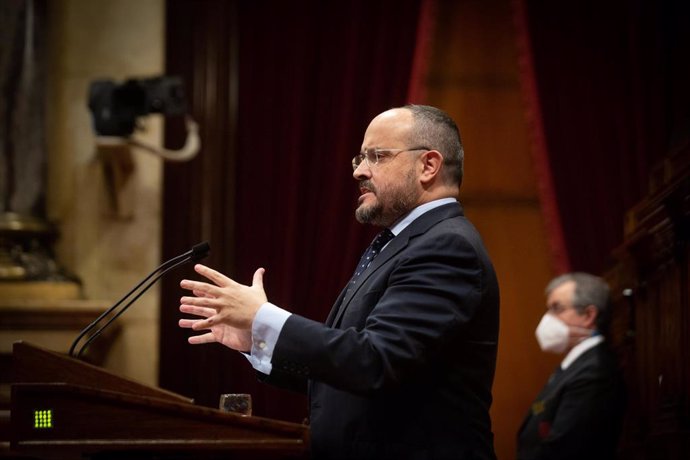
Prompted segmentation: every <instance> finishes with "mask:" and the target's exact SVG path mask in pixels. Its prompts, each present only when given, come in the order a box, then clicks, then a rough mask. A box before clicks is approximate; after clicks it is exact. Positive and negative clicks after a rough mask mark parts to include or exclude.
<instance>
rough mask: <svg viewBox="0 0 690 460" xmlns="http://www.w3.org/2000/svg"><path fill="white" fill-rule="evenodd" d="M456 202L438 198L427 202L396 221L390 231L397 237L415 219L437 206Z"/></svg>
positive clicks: (452, 199) (455, 200)
mask: <svg viewBox="0 0 690 460" xmlns="http://www.w3.org/2000/svg"><path fill="white" fill-rule="evenodd" d="M457 201H458V200H457V199H455V198H440V199H438V200H434V201H429V202H428V203H424V204H421V205H419V206H417V207H416V208H414V209H413V210H412V211H410V212H409V213H407V214H406V215H405V216H403V217H402V218H400V219H398V221H397V222H396V223H394V224H393V225H392V226H391V227H390V231H391V232H393V235H395V236H398V234H400V232H402V231H403V230H405V227H407V226H408V225H410V224H411V223H412V222H413V221H414V220H415V219H417V218H418V217H419V216H421V215H422V214H424V213H426V212H429V211H431V210H432V209H434V208H438V207H439V206H443V205H444V204H449V203H457Z"/></svg>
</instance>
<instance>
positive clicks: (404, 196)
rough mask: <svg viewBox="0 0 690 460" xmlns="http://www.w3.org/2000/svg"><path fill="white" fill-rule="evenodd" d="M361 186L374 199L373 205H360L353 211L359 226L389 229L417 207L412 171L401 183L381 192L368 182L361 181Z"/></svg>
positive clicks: (416, 194)
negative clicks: (367, 225)
mask: <svg viewBox="0 0 690 460" xmlns="http://www.w3.org/2000/svg"><path fill="white" fill-rule="evenodd" d="M361 185H362V186H363V187H366V188H367V189H369V190H370V191H371V192H372V193H373V194H374V196H375V197H376V201H375V202H374V203H373V204H371V205H368V206H367V205H365V204H361V205H360V206H359V207H358V208H357V209H356V210H355V217H356V218H357V221H358V222H359V223H361V224H372V225H376V226H378V227H389V226H390V225H391V224H393V223H394V222H395V221H396V220H398V219H399V218H400V217H402V216H403V215H404V214H407V213H408V212H410V211H411V210H412V209H414V208H415V206H416V205H417V200H418V198H419V193H418V192H417V190H416V187H415V185H416V178H415V174H414V171H408V172H407V174H406V175H405V177H404V180H403V182H401V183H399V184H396V185H392V186H390V187H387V188H385V189H382V190H377V188H376V187H375V186H374V184H372V183H371V181H369V180H364V181H362V182H361Z"/></svg>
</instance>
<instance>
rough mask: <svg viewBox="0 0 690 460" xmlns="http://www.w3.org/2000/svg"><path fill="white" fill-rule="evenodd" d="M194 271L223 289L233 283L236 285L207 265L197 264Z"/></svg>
mask: <svg viewBox="0 0 690 460" xmlns="http://www.w3.org/2000/svg"><path fill="white" fill-rule="evenodd" d="M194 271H196V272H197V273H198V274H200V275H202V276H204V277H206V278H208V279H210V280H211V281H213V282H214V283H215V284H216V285H218V286H220V287H223V286H228V285H230V284H232V283H234V281H233V280H231V279H230V278H228V277H227V276H225V275H223V274H222V273H220V272H217V271H215V270H214V269H212V268H209V267H207V266H206V265H202V264H196V265H195V266H194Z"/></svg>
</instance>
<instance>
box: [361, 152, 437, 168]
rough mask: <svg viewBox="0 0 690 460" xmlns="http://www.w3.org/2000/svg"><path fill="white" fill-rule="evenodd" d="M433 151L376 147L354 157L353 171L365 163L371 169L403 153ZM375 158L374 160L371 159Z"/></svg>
mask: <svg viewBox="0 0 690 460" xmlns="http://www.w3.org/2000/svg"><path fill="white" fill-rule="evenodd" d="M429 150H431V149H430V148H427V147H421V146H420V147H414V148H411V149H389V148H381V147H376V148H373V149H366V150H365V151H364V152H359V154H357V155H355V156H354V157H352V170H353V171H355V170H357V168H359V165H361V164H362V163H363V162H366V164H367V166H368V167H369V168H371V167H372V166H376V165H378V164H379V161H381V158H386V157H391V158H392V157H394V156H396V155H398V154H399V153H401V152H422V151H429ZM372 156H373V160H372V159H371V157H372Z"/></svg>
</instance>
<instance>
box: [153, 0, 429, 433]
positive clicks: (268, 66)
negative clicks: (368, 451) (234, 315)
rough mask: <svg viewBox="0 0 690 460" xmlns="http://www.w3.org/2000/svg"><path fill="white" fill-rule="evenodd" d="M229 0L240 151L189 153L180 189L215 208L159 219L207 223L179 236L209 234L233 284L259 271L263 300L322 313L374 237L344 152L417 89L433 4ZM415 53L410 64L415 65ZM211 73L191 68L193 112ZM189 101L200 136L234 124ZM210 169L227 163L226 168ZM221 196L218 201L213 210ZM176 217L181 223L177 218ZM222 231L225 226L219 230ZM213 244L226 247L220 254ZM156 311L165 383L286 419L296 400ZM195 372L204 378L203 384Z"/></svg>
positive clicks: (181, 209)
mask: <svg viewBox="0 0 690 460" xmlns="http://www.w3.org/2000/svg"><path fill="white" fill-rule="evenodd" d="M191 3H194V2H191ZM211 3H213V2H211ZM222 3H223V2H220V4H222ZM197 5H198V4H197ZM234 5H235V12H234V13H233V14H232V16H233V18H234V19H233V21H235V24H236V25H237V28H236V30H237V38H238V39H237V40H236V44H237V45H236V46H237V48H236V49H235V52H236V56H237V64H238V66H237V69H236V71H238V72H239V74H238V75H237V77H238V78H237V82H238V87H237V88H238V93H237V99H236V106H235V109H236V119H237V125H236V136H235V139H234V142H233V144H234V147H228V149H229V150H230V149H232V148H236V154H235V155H234V156H232V158H230V157H229V156H228V155H229V153H227V152H223V153H218V152H217V151H216V152H208V151H206V150H204V151H202V152H201V153H200V157H201V158H200V159H199V160H198V162H199V163H204V166H201V165H196V166H194V165H193V166H192V168H198V170H199V171H203V172H204V173H205V174H206V175H205V176H204V177H205V180H199V181H198V182H197V183H193V184H190V185H188V184H187V183H186V182H184V184H185V185H186V186H189V187H190V188H191V191H190V190H187V191H186V193H187V194H188V195H191V196H194V195H196V196H197V198H198V197H203V196H204V195H205V194H204V193H197V192H195V191H194V190H195V189H204V188H213V189H214V190H215V191H214V192H209V194H207V198H208V199H209V200H210V201H212V204H209V203H207V202H205V201H204V200H196V201H195V200H192V199H189V198H187V197H182V198H180V199H177V200H173V199H169V200H167V203H169V204H167V205H166V206H165V210H164V212H165V215H166V219H165V222H171V225H182V226H184V225H189V226H197V227H200V226H202V225H203V222H202V221H204V222H210V224H208V227H210V228H208V229H207V230H203V229H202V230H195V231H183V233H182V234H186V235H187V236H188V237H189V238H193V237H191V236H189V235H190V234H192V235H193V234H200V235H201V236H203V235H204V233H205V232H206V233H207V234H211V235H215V238H214V239H212V240H211V241H210V242H211V246H212V248H213V249H212V250H213V252H214V253H215V254H216V255H215V256H214V255H212V258H211V259H210V262H209V263H212V264H214V266H215V267H216V268H218V269H220V270H225V271H226V272H227V273H229V274H231V275H233V277H234V278H235V279H236V280H237V281H239V282H243V283H250V282H251V278H252V274H253V272H254V271H255V269H256V268H258V267H264V268H266V270H267V272H266V275H265V277H264V283H265V287H266V291H267V294H268V298H269V300H270V301H271V302H273V303H275V304H277V305H279V306H281V307H284V308H286V309H288V310H290V311H292V312H295V313H298V314H301V315H304V316H307V317H310V318H313V319H316V320H324V319H325V318H326V316H327V314H328V311H329V310H330V307H331V305H332V303H333V301H334V300H335V298H336V296H337V294H338V292H339V290H340V289H341V287H342V286H343V285H344V284H345V283H346V282H347V280H348V279H349V277H350V276H351V274H352V270H353V269H354V266H355V265H356V263H357V260H358V259H359V256H360V255H361V252H362V251H363V250H364V248H365V247H366V246H367V245H368V244H369V241H370V239H371V238H372V237H373V234H374V233H375V229H373V228H369V227H364V226H362V225H360V224H358V223H357V222H356V221H355V218H354V208H355V204H356V197H357V195H358V193H357V187H356V183H355V181H354V179H353V178H352V169H351V158H352V157H353V156H354V155H355V154H356V153H357V152H358V151H359V148H360V144H361V140H362V136H363V134H364V130H365V129H366V126H367V124H368V122H369V121H370V120H371V118H372V117H373V116H375V115H376V114H378V113H379V112H381V111H383V110H386V109H388V108H390V107H393V106H398V105H401V104H405V103H406V102H418V99H416V100H414V101H409V99H408V93H409V92H410V91H411V88H414V87H416V86H415V85H414V84H412V85H411V83H410V81H411V75H412V74H413V70H412V69H413V66H415V68H416V69H417V70H416V72H417V73H416V74H419V72H423V61H424V57H423V53H422V52H421V51H419V52H418V51H417V49H416V44H417V42H418V40H419V38H418V34H419V32H420V22H421V23H422V24H423V25H424V27H423V30H424V31H426V32H425V33H430V22H429V16H428V14H426V13H424V12H427V13H428V11H430V10H429V6H428V5H426V3H425V0H406V1H399V0H382V1H376V2H369V1H366V0H347V1H336V2H323V1H316V0H311V1H307V2H299V3H294V2H282V1H247V2H244V1H239V2H235V3H234ZM424 5H426V6H424ZM168 8H169V9H170V8H176V9H177V10H178V12H177V13H175V12H174V11H170V12H169V16H171V18H172V19H173V22H176V23H180V24H182V23H184V22H185V21H190V16H193V15H195V14H197V13H195V12H194V11H193V10H192V9H190V8H189V5H188V4H187V3H186V2H180V1H169V2H168ZM422 13H424V14H422ZM217 14H221V13H220V12H218V13H217ZM198 21H199V24H198V25H196V26H190V27H189V29H188V30H187V31H185V30H184V28H181V29H179V30H177V31H175V30H172V31H169V32H168V33H169V35H170V34H173V37H172V38H171V42H172V43H173V45H172V46H173V47H174V44H179V46H181V47H183V48H184V47H187V46H189V47H191V48H194V47H195V46H197V47H198V44H195V43H194V42H197V41H198V42H201V41H202V39H200V38H199V34H202V35H203V32H202V31H203V30H204V29H203V28H204V27H205V26H208V25H212V24H213V23H214V21H216V18H214V17H213V14H211V15H206V16H205V17H204V18H202V19H199V20H198ZM168 27H169V28H170V27H171V24H170V23H169V24H168ZM177 33H181V34H183V35H185V34H186V35H188V37H189V39H190V40H192V42H193V43H192V44H185V43H187V42H185V41H184V40H181V39H180V38H179V37H176V36H175V34H177ZM220 38H221V39H222V37H220ZM426 41H427V40H422V43H426ZM169 46H171V45H170V42H169ZM211 46H218V47H220V46H221V45H211ZM201 48H203V46H202V47H201ZM199 52H201V49H199ZM420 54H421V57H420ZM220 56H222V53H221V54H220ZM415 56H417V61H416V62H417V63H418V64H415V65H413V61H415ZM217 58H218V57H217V56H216V57H214V56H210V57H208V59H217ZM199 59H200V57H199V55H198V54H195V53H194V52H189V53H188V57H187V58H186V59H185V58H184V57H182V58H181V57H179V56H178V57H177V58H176V62H177V64H176V66H180V68H182V69H187V70H188V71H189V70H190V69H194V68H195V66H196V67H198V64H195V62H196V61H198V60H199ZM216 75H217V72H215V71H214V72H211V73H209V72H205V73H200V72H198V71H189V73H188V77H187V79H191V81H188V86H189V87H190V88H191V91H190V96H191V99H192V101H191V104H192V106H193V107H202V106H204V107H205V106H209V105H213V104H214V103H215V101H214V100H213V97H214V96H213V95H214V94H215V93H214V92H213V91H207V92H206V93H203V94H200V93H199V92H198V91H196V88H197V85H203V84H204V79H207V80H208V79H209V78H211V77H213V78H215V76H216ZM221 80H222V79H221ZM218 84H219V85H223V84H227V81H225V82H223V81H220V82H219V83H218ZM218 94H224V93H223V92H220V93H218ZM416 94H417V95H416V96H415V97H416V98H417V97H421V96H420V95H419V93H418V92H417V93H416ZM204 104H205V105H204ZM232 104H233V102H230V105H231V106H232ZM221 105H222V106H223V107H226V106H227V104H221ZM196 110H197V112H198V113H195V116H196V117H197V119H198V121H199V123H200V125H201V126H202V127H203V126H206V129H207V130H209V129H210V128H209V126H213V127H214V128H213V129H210V132H209V133H207V139H208V138H209V137H210V139H211V142H213V139H214V136H218V137H222V134H218V133H219V132H220V133H223V132H225V133H226V137H227V133H228V132H232V131H233V127H232V126H229V127H228V126H222V125H219V124H218V123H219V122H218V120H216V115H214V114H215V112H213V111H207V112H203V111H202V110H201V109H198V108H197V109H196ZM224 115H225V114H224V113H223V112H221V113H220V114H219V116H218V119H219V120H226V119H227V117H225V116H224ZM199 117H201V118H199ZM230 118H232V117H230ZM208 144H209V143H208V142H206V143H205V146H208ZM211 145H213V144H211ZM205 148H206V147H205ZM209 148H211V147H209ZM218 148H219V149H222V148H224V144H222V143H221V144H220V145H219V146H218ZM204 155H206V157H204ZM196 161H197V160H195V162H196ZM178 168H179V166H175V165H172V166H166V185H165V194H166V195H173V194H175V193H177V194H178V195H179V192H175V191H173V190H172V188H174V187H175V184H176V181H186V180H187V179H186V176H184V174H183V173H182V172H179V171H177V170H178ZM218 169H221V170H226V171H231V172H230V173H229V174H226V175H225V176H222V173H220V174H219V173H218ZM188 174H189V173H188V172H187V175H188ZM192 181H193V179H192ZM206 181H214V185H213V186H212V187H211V186H210V185H208V183H206ZM178 198H179V197H178ZM223 200H227V201H225V202H224V201H223ZM219 205H221V206H223V207H224V209H223V210H215V211H214V209H215V208H214V206H216V207H217V206H219ZM195 207H201V208H203V209H207V211H208V212H204V211H203V210H201V211H200V210H198V209H197V208H195ZM228 210H233V211H232V212H229V211H228ZM195 214H200V216H199V217H198V219H191V220H190V221H189V222H188V223H187V222H184V223H181V222H180V220H181V219H184V218H185V216H193V215H195ZM176 215H177V216H180V217H181V219H174V218H173V216H176ZM194 220H198V221H196V222H195V221H194ZM219 228H221V229H224V230H223V231H224V232H225V235H226V237H225V238H223V236H222V233H219ZM165 231H166V234H164V240H168V241H174V242H179V241H180V238H181V237H180V236H179V233H178V232H174V233H176V235H168V232H170V233H173V230H172V229H170V228H168V227H166V230H165ZM166 235H168V236H166ZM216 240H218V241H216ZM193 242H195V241H190V242H188V243H187V244H189V243H193ZM176 244H177V245H179V243H175V244H172V245H168V246H167V247H168V248H169V252H170V254H169V255H174V253H175V252H174V250H173V249H172V247H174V246H175V245H176ZM216 247H218V248H219V250H220V251H223V253H222V254H219V255H218V253H217V251H216V249H215V248H216ZM182 249H183V248H182ZM164 254H165V252H164ZM214 257H215V258H214ZM178 280H179V279H177V280H175V281H178ZM166 295H168V294H167V293H166V292H164V296H166ZM169 297H170V298H171V301H172V300H175V297H174V296H173V295H169ZM165 302H166V300H165V297H164V303H165ZM164 312H165V310H164ZM164 316H166V318H162V323H163V324H162V328H163V329H162V334H166V337H164V338H163V339H162V348H163V350H162V354H163V356H162V360H161V384H164V385H165V386H166V387H168V388H171V389H173V390H175V391H179V392H182V393H184V394H187V395H190V396H193V397H195V399H196V400H197V401H198V402H200V403H202V404H208V405H214V404H217V400H218V393H219V392H250V393H252V395H253V396H254V405H255V413H256V414H258V415H261V416H267V417H275V418H281V419H287V420H293V421H301V419H302V417H304V415H305V409H306V403H305V401H304V399H303V398H302V397H297V396H294V395H292V394H290V393H288V392H284V391H282V390H276V389H273V388H271V387H269V386H266V385H262V384H259V383H257V381H256V377H255V375H254V372H253V370H252V369H251V367H250V366H249V364H248V363H246V362H243V361H244V358H242V357H241V356H237V354H232V353H231V354H228V353H226V352H224V351H222V352H218V354H210V353H209V352H207V351H203V350H199V349H198V348H197V349H195V350H193V351H190V350H189V348H190V347H189V346H188V345H186V344H184V343H181V342H182V340H183V339H184V337H183V335H181V334H180V333H179V332H172V331H169V330H168V328H174V327H175V326H174V324H173V321H175V322H176V320H177V316H175V315H172V314H170V313H164ZM183 347H187V348H186V349H184V348H183ZM212 347H215V346H212ZM184 365H187V366H191V367H190V368H189V370H188V371H187V372H185V371H183V370H182V369H181V367H182V366H184ZM181 374H188V375H186V376H185V375H181ZM201 379H207V380H206V381H205V382H203V383H202V382H200V380H201ZM208 381H210V382H212V383H208Z"/></svg>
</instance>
